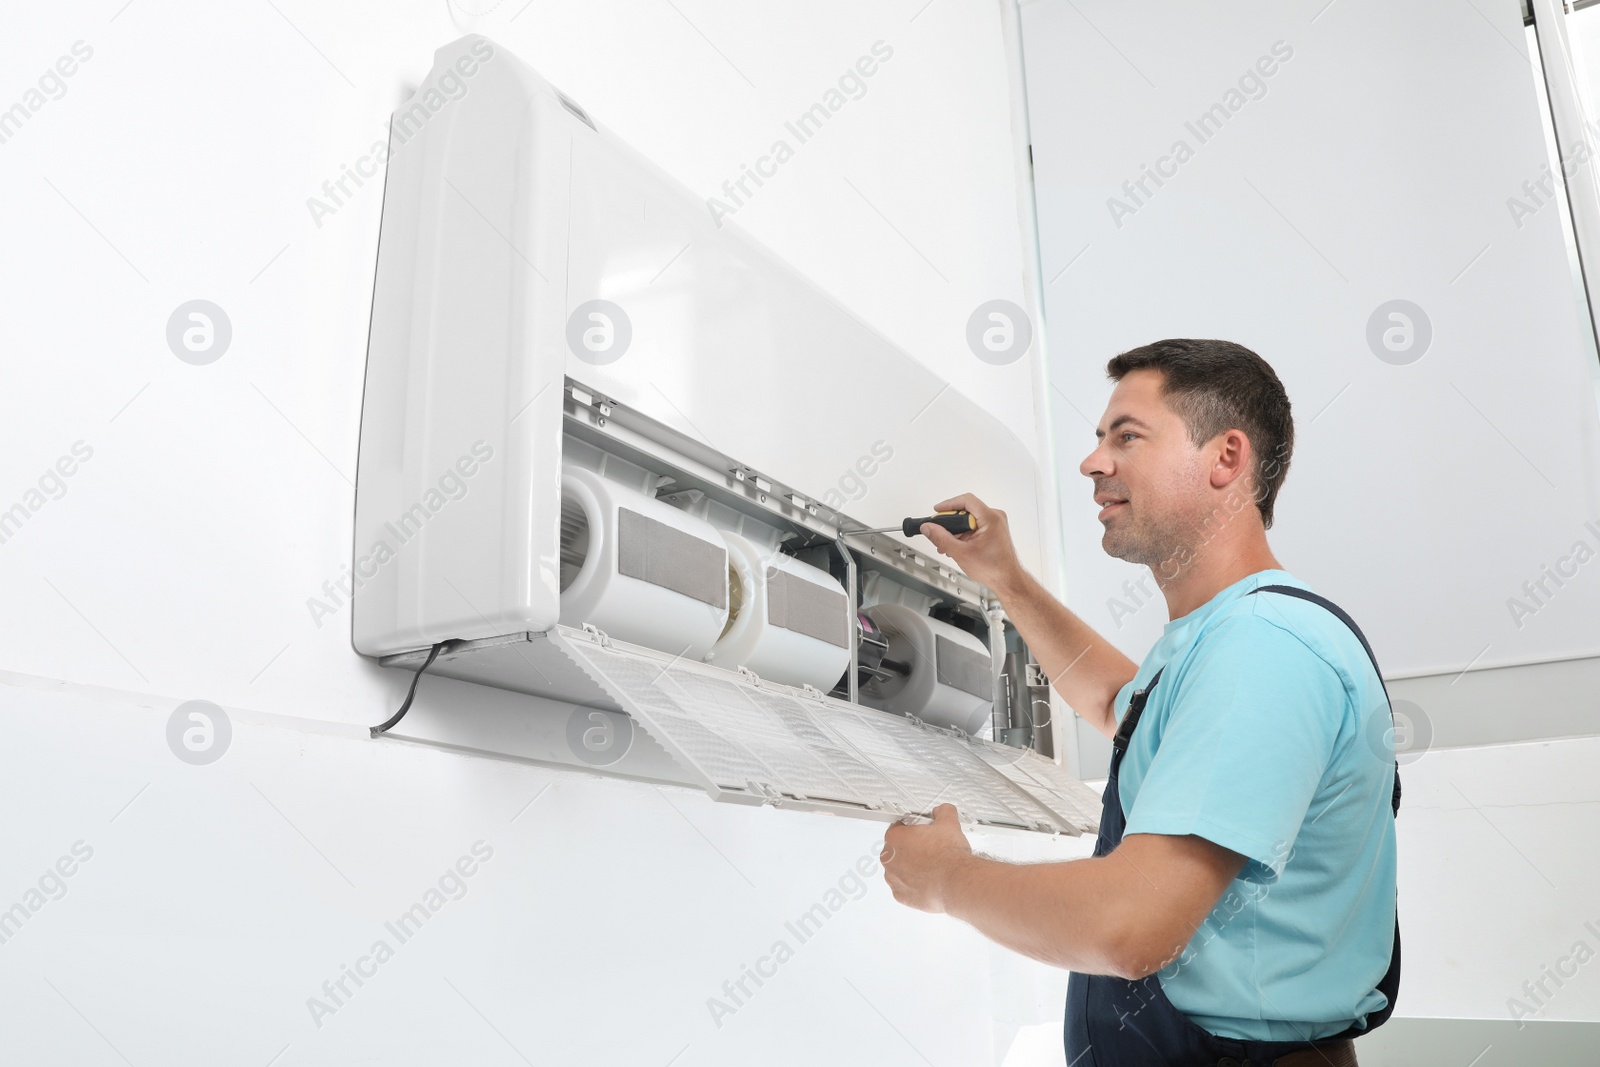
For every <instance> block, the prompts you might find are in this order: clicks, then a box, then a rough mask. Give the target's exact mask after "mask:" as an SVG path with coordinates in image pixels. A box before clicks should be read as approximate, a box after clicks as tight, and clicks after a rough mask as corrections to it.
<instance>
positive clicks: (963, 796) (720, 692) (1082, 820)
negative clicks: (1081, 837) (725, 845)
mask: <svg viewBox="0 0 1600 1067" xmlns="http://www.w3.org/2000/svg"><path fill="white" fill-rule="evenodd" d="M548 636H549V638H550V640H551V641H552V642H553V643H554V644H555V646H556V647H558V648H560V649H562V650H563V651H564V652H565V653H566V654H567V655H568V656H569V657H570V658H571V659H572V661H573V662H574V663H575V664H576V665H577V666H578V667H579V668H580V669H581V670H582V671H583V672H584V673H585V674H587V675H588V676H589V677H590V678H591V679H593V680H594V682H595V683H596V684H597V685H599V686H600V687H601V688H602V689H604V690H605V691H606V692H608V693H609V694H610V695H611V696H612V697H613V699H615V700H616V701H617V703H618V704H619V705H620V706H621V707H622V708H623V710H625V711H626V712H628V714H629V715H631V716H632V717H633V719H634V720H635V722H636V723H637V724H638V725H639V726H640V727H641V728H643V729H644V730H645V731H646V732H647V733H648V734H650V736H652V737H653V738H654V739H655V740H656V741H657V742H659V743H660V744H661V745H662V747H664V748H665V749H666V750H667V751H668V752H669V753H671V754H672V756H673V757H674V758H675V759H677V760H678V761H679V762H680V763H681V764H682V765H683V766H684V768H685V769H686V770H688V771H689V772H690V774H691V775H692V776H694V777H695V778H696V779H697V780H698V781H699V784H700V785H701V786H702V787H703V788H705V790H706V791H707V792H708V793H710V794H711V795H712V796H713V797H714V798H716V799H719V800H731V801H743V802H746V803H771V804H775V805H778V806H781V807H797V808H810V809H816V810H828V811H833V812H837V813H843V814H857V815H867V814H869V813H875V812H876V813H883V815H884V816H888V817H892V818H897V817H899V816H902V815H907V814H918V815H927V814H928V813H929V812H931V811H932V809H933V808H934V807H936V806H937V805H939V804H942V803H946V802H949V803H953V804H955V805H956V807H957V809H958V810H959V811H960V812H961V816H962V818H963V819H966V820H969V821H972V822H977V823H982V824H988V825H993V826H1008V827H1016V828H1020V829H1025V830H1035V831H1041V832H1045V833H1066V834H1073V835H1076V834H1080V833H1083V832H1085V831H1089V832H1093V831H1094V829H1095V827H1096V825H1097V822H1098V818H1097V815H1096V814H1095V813H1096V812H1097V811H1098V807H1099V799H1098V798H1097V797H1096V796H1095V795H1094V793H1093V791H1091V790H1089V789H1088V788H1086V787H1085V786H1083V785H1081V784H1080V783H1078V782H1076V781H1074V780H1073V779H1071V778H1070V777H1068V776H1067V775H1066V774H1065V773H1064V772H1062V771H1061V770H1060V768H1058V767H1056V765H1055V764H1054V763H1052V762H1050V761H1049V760H1046V759H1044V758H1043V757H1042V756H1039V755H1038V754H1037V753H1033V752H1029V751H1025V750H1022V749H1016V748H1011V747H1008V746H1004V745H997V744H994V743H992V742H988V741H983V740H978V739H974V738H969V737H965V736H963V735H960V734H957V733H954V732H952V731H948V730H941V729H937V728H934V727H929V726H924V725H921V724H918V723H915V722H913V721H911V720H909V719H905V718H902V717H900V716H898V715H892V714H889V713H887V712H881V711H876V710H873V709H871V708H862V707H857V706H855V705H853V704H849V703H846V702H844V701H840V700H835V699H832V698H830V697H826V696H823V695H822V694H820V693H817V692H816V691H815V690H800V689H794V688H791V687H789V686H784V685H778V684H776V683H772V682H766V681H760V682H757V681H756V680H755V679H754V678H753V677H752V676H748V675H746V676H738V675H732V674H729V673H728V672H727V671H725V670H722V669H720V668H716V667H711V666H708V665H706V664H703V663H697V662H690V661H686V660H681V659H673V658H672V657H670V656H667V655H664V654H662V653H658V652H655V651H653V650H650V649H645V648H640V647H638V646H635V645H627V644H624V643H622V642H617V641H611V640H609V639H606V638H603V637H601V636H598V635H596V634H594V633H592V632H580V631H577V630H573V629H570V628H568V627H564V626H557V627H556V628H555V629H554V630H552V631H550V633H549V635H548ZM1044 768H1049V770H1048V771H1046V770H1045V769H1044ZM1051 772H1054V773H1051ZM880 817H881V816H880Z"/></svg>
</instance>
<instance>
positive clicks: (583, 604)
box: [561, 463, 728, 659]
mask: <svg viewBox="0 0 1600 1067" xmlns="http://www.w3.org/2000/svg"><path fill="white" fill-rule="evenodd" d="M561 580H562V587H561V622H562V623H563V624H564V625H567V626H571V627H581V626H583V625H584V624H585V623H588V624H591V625H593V626H597V627H599V628H600V629H602V630H604V631H606V632H607V633H610V634H615V635H616V636H617V637H618V638H619V639H621V640H624V641H628V642H631V643H633V644H638V645H644V646H646V647H648V648H655V649H661V650H663V651H666V652H670V653H672V654H674V655H680V656H688V657H690V658H691V659H700V658H702V657H704V656H705V654H706V653H707V652H709V651H710V650H711V647H712V645H713V643H714V642H715V641H716V640H717V636H718V635H719V634H721V633H722V631H723V627H724V625H725V624H726V623H727V621H728V549H727V547H726V545H725V543H724V541H723V537H722V535H721V534H720V533H718V532H717V531H716V530H715V529H714V528H713V527H711V526H710V525H708V524H707V523H705V522H704V521H702V520H700V519H697V518H695V517H694V516H693V515H689V514H687V513H685V512H683V511H680V510H679V509H678V508H675V507H673V506H672V505H670V504H664V503H662V502H661V501H659V500H657V499H656V498H655V496H654V494H646V493H643V492H640V491H638V490H637V489H633V488H630V487H629V486H627V485H624V484H622V483H621V482H620V481H617V480H613V479H610V478H606V477H604V476H602V475H600V474H596V473H595V472H594V471H591V470H586V469H584V468H583V467H579V466H577V465H576V464H572V463H566V464H563V465H562V469H561Z"/></svg>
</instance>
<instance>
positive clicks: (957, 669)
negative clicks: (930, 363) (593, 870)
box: [352, 36, 1098, 834]
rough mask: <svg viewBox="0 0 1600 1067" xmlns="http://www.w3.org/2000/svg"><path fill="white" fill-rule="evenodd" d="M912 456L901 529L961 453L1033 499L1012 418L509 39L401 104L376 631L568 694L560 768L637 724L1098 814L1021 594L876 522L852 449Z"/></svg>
mask: <svg viewBox="0 0 1600 1067" xmlns="http://www.w3.org/2000/svg"><path fill="white" fill-rule="evenodd" d="M925 415H927V417H926V418H925V417H924V416H925ZM952 425H957V426H960V427H961V428H962V430H963V433H962V435H961V439H960V442H959V456H953V454H952V443H951V440H950V434H949V427H950V426H952ZM890 439H892V441H891V440H890ZM891 464H898V466H895V467H894V468H893V474H892V477H891V475H890V474H889V473H879V474H878V481H877V482H876V483H875V489H874V493H875V494H876V495H874V496H872V497H871V498H870V501H867V500H863V501H861V503H863V504H865V503H868V502H870V503H871V504H872V508H873V512H874V515H875V517H876V518H877V519H878V520H879V521H878V522H877V525H887V522H886V521H883V518H884V513H885V511H886V510H887V511H888V513H889V514H894V513H895V512H898V513H899V514H916V513H920V512H921V511H925V510H926V506H927V505H926V501H921V502H920V511H919V509H918V508H914V507H908V506H907V504H906V503H904V501H909V499H910V498H908V497H907V496H906V492H907V490H906V489H904V488H903V486H904V485H905V484H906V482H907V481H922V482H924V483H927V482H930V481H932V480H933V479H934V478H935V476H936V475H937V476H940V477H951V476H956V477H966V478H967V479H968V481H966V482H965V483H964V484H961V485H959V486H958V487H957V488H961V489H967V488H970V489H973V490H975V491H985V492H991V493H994V494H997V495H1004V494H1010V495H1011V497H1012V498H1018V497H1020V498H1021V499H1024V500H1027V501H1032V500H1033V499H1034V487H1035V484H1036V482H1035V479H1036V475H1037V471H1036V469H1035V467H1034V464H1033V461H1032V458H1031V456H1030V455H1029V453H1028V451H1027V449H1026V448H1024V447H1023V446H1022V445H1021V443H1020V442H1019V441H1017V440H1016V438H1015V437H1014V436H1012V435H1010V434H1009V432H1008V431H1007V430H1006V429H1005V428H1004V427H1003V426H1001V425H1000V424H999V423H998V422H997V421H996V420H995V419H993V418H992V417H991V416H989V415H987V414H986V413H984V412H982V411H981V410H980V409H978V408H977V407H976V406H975V405H973V404H971V403H970V402H969V401H967V400H965V399H964V398H962V397H961V396H960V395H959V394H957V393H956V392H955V391H954V390H950V389H948V388H947V387H944V386H942V385H941V384H940V383H939V382H937V380H936V379H933V377H932V376H931V375H930V374H929V373H928V372H927V371H926V369H925V368H923V367H922V366H921V365H920V364H918V363H917V362H916V361H915V360H912V359H911V358H910V357H909V356H907V355H906V354H905V353H904V352H903V351H901V350H899V349H898V348H896V347H895V346H894V345H893V344H891V343H890V342H889V341H887V340H886V339H885V338H883V337H882V336H881V335H879V334H877V333H876V332H875V331H873V330H872V329H871V328H869V327H868V326H866V325H865V324H864V323H863V322H861V320H860V319H858V318H856V317H855V316H854V315H852V314H851V313H849V312H848V311H846V310H845V309H844V308H843V307H841V306H840V305H839V304H838V303H837V302H836V301H834V300H832V299H831V298H830V297H828V296H827V295H825V294H823V293H822V292H820V291H819V290H818V289H816V288H815V287H814V286H812V285H811V284H810V283H808V282H807V281H806V280H805V279H804V278H803V277H801V276H800V275H798V274H797V273H796V272H795V271H794V270H793V269H792V268H790V267H789V266H788V265H786V264H785V263H783V262H782V261H781V260H778V259H777V258H776V257H774V256H773V255H772V254H771V253H770V252H768V251H766V250H765V249H764V248H762V247H761V246H760V245H759V244H757V243H756V242H754V241H753V240H751V239H750V238H749V237H747V236H746V235H745V234H743V233H742V231H740V230H739V229H737V228H736V227H734V226H731V225H722V224H720V221H719V220H718V219H717V218H715V217H714V216H713V214H712V213H711V212H708V211H707V209H706V208H705V206H704V205H702V204H701V203H699V202H698V201H697V200H695V199H694V197H693V196H692V195H691V194H690V193H689V192H688V191H687V190H686V189H684V188H683V187H682V186H680V185H678V184H677V183H676V182H674V181H673V180H672V179H670V178H668V177H667V176H666V175H665V174H664V173H662V172H661V171H660V170H658V169H657V168H655V167H654V166H653V165H651V164H650V163H649V162H648V161H646V160H644V159H643V158H642V157H640V156H639V155H637V154H636V153H634V152H632V151H631V150H630V149H628V148H627V147H626V146H625V145H623V144H622V143H621V142H620V141H619V140H618V139H617V138H616V137H614V136H613V135H611V134H610V133H608V132H607V131H606V130H605V129H604V128H603V127H600V126H597V125H596V123H595V122H594V121H593V120H592V118H591V117H590V116H589V115H588V114H587V113H586V112H585V111H584V110H583V109H581V108H580V107H579V106H578V105H577V104H575V103H574V102H572V101H571V100H568V99H567V98H566V97H564V96H563V95H562V94H561V93H559V92H558V91H557V90H555V89H554V88H552V87H551V86H550V85H549V84H547V83H546V82H545V81H544V80H543V79H541V78H540V77H539V76H538V75H537V74H535V73H534V72H533V71H532V70H530V69H529V68H528V67H527V66H526V65H524V64H523V63H521V62H520V61H518V60H517V59H516V58H515V57H514V56H512V55H511V54H510V53H509V52H507V51H506V50H505V49H503V48H502V47H500V46H498V45H495V44H492V43H491V42H489V41H488V40H486V39H484V38H482V37H477V36H473V37H467V38H463V39H462V40H460V41H457V42H455V43H454V44H452V45H449V46H448V47H446V48H443V49H441V50H440V51H439V52H438V53H437V55H436V57H435V64H434V69H433V71H432V72H431V74H430V75H429V77H428V79H427V80H426V81H425V82H424V84H423V86H422V88H421V89H420V90H418V92H417V93H416V95H415V96H414V97H413V98H412V99H411V100H410V101H408V102H407V104H405V105H403V106H402V107H401V108H400V109H399V110H397V111H396V112H395V114H394V116H393V120H392V126H391V143H390V152H389V159H388V174H387V178H386V184H385V192H384V205H383V223H382V231H381V237H380V245H379V250H378V269H377V278H376V283H375V289H374V295H373V309H372V327H371V337H370V342H369V349H368V355H367V371H366V390H365V394H364V399H363V407H362V425H361V447H360V461H359V471H358V478H357V486H356V534H355V546H354V554H355V562H354V566H353V569H354V571H355V575H356V580H357V582H358V588H357V591H356V595H355V598H354V607H353V612H352V619H353V643H354V646H355V649H356V651H358V652H359V653H361V654H362V655H365V656H370V657H374V658H376V659H378V660H379V662H381V663H382V664H384V665H386V666H391V667H396V668H403V669H408V670H418V669H420V668H421V667H422V666H423V665H424V664H425V663H428V662H429V660H430V657H431V659H432V662H431V664H430V665H429V667H428V670H429V673H433V674H439V675H444V676H447V677H451V678H457V679H462V680H466V681H470V682H475V683H479V684H483V685H489V686H494V687H497V688H500V689H505V690H511V691H514V692H518V693H526V694H529V695H530V696H531V697H533V698H536V699H534V700H531V701H529V707H528V710H527V715H528V731H527V732H528V736H529V737H532V738H534V740H532V741H527V742H526V743H527V744H528V745H531V746H532V748H529V749H527V750H525V751H523V752H522V753H521V754H522V755H525V756H529V755H530V753H531V757H530V758H538V759H541V760H544V761H546V762H556V763H567V764H570V765H572V766H581V767H584V768H585V769H594V768H595V767H596V766H597V762H596V761H594V760H589V759H585V758H584V754H583V752H581V751H579V750H577V749H576V748H575V747H574V746H572V745H571V744H570V743H569V744H568V746H567V751H565V752H563V751H562V745H561V744H560V743H559V741H560V738H561V735H562V733H563V728H562V726H561V725H560V716H561V714H562V713H563V712H572V711H575V712H576V713H578V714H579V716H580V717H579V719H577V720H574V721H578V722H581V721H583V720H582V717H581V716H582V715H586V714H593V715H595V716H597V717H598V718H597V720H596V721H601V720H603V719H604V717H605V716H625V717H626V720H627V723H628V724H630V728H632V727H637V728H638V730H639V732H640V733H641V734H642V736H643V737H644V738H645V739H646V742H645V743H642V744H640V745H637V746H635V747H634V748H633V749H632V750H630V751H628V752H627V753H626V754H624V755H622V756H621V757H619V758H618V759H617V760H616V761H615V762H612V763H609V764H606V765H605V766H604V768H603V770H604V772H605V773H611V774H619V775H626V776H631V777H636V778H642V779H646V780H653V781H675V782H680V783H686V784H690V785H695V786H699V787H702V788H704V789H705V790H707V791H708V792H709V793H710V794H711V795H713V796H714V797H717V798H718V799H725V800H736V801H744V802H750V803H771V804H776V805H781V806H789V807H802V808H811V809H816V810H825V811H831V812H837V813H845V814H857V815H863V816H867V817H872V818H879V819H893V818H899V817H901V816H904V815H907V814H927V813H928V812H929V811H930V810H931V809H932V807H934V806H935V805H937V804H938V803H941V802H944V801H951V802H954V803H956V804H957V806H958V807H959V808H960V809H961V811H962V813H963V815H964V817H966V818H968V819H971V820H973V821H976V822H980V823H984V824H988V825H995V826H1009V827H1017V828H1022V829H1028V830H1039V831H1046V832H1059V833H1071V834H1076V833H1081V832H1083V831H1084V830H1090V829H1092V828H1093V826H1094V822H1095V814H1094V813H1095V811H1096V808H1097V804H1098V802H1097V800H1096V799H1095V797H1094V796H1093V794H1092V793H1091V792H1090V791H1088V790H1086V789H1084V788H1083V787H1082V786H1081V785H1079V784H1078V783H1076V782H1075V781H1073V780H1071V779H1070V778H1069V777H1068V776H1067V775H1065V773H1064V772H1062V771H1061V770H1060V769H1059V768H1058V767H1057V765H1056V764H1055V763H1054V762H1053V760H1052V759H1050V758H1048V757H1049V755H1050V754H1051V753H1050V747H1049V746H1050V744H1051V734H1050V731H1049V729H1048V719H1049V717H1048V714H1047V713H1045V712H1042V711H1041V710H1040V709H1041V708H1048V695H1047V689H1046V688H1045V686H1044V685H1043V680H1042V679H1039V678H1038V677H1037V676H1036V672H1035V671H1034V670H1032V669H1031V668H1032V666H1033V665H1032V662H1031V660H1030V658H1029V656H1028V652H1027V649H1026V647H1025V646H1024V645H1023V643H1022V642H1021V641H1020V639H1019V638H1018V635H1017V634H1016V631H1015V630H1014V628H1013V627H1012V626H1011V625H1010V624H1009V622H1008V621H1007V620H1006V619H1005V617H1004V614H1003V612H1002V611H1001V610H1000V607H999V604H998V602H997V601H996V600H995V599H994V598H993V596H992V595H991V594H990V593H989V591H988V590H986V589H984V588H983V587H982V586H980V585H978V584H976V583H975V582H973V581H972V580H971V579H969V578H967V577H966V576H965V575H963V574H961V573H960V572H959V571H956V570H954V569H952V568H951V567H949V566H947V565H945V564H944V563H942V562H940V560H939V559H938V558H937V557H935V556H930V555H929V554H927V553H926V552H924V551H921V550H919V548H918V547H917V546H916V545H915V544H914V543H913V542H912V541H911V540H909V539H906V538H903V537H900V536H898V535H886V534H871V533H864V532H859V531H863V530H866V529H868V523H867V522H864V521H861V520H862V519H863V518H865V516H857V515H853V514H850V513H849V511H851V510H853V502H852V501H850V500H849V499H848V497H849V496H850V495H851V494H849V493H846V492H841V491H840V489H841V485H844V484H846V480H844V479H840V478H839V477H838V476H837V474H836V472H837V471H839V470H840V469H841V468H843V469H845V470H846V471H854V472H856V474H855V475H854V477H855V479H856V480H857V481H859V479H860V478H861V477H870V475H869V474H863V473H862V472H866V471H867V470H868V468H869V467H871V468H873V469H874V470H876V469H877V468H878V467H882V469H883V471H884V472H888V471H889V470H890V465H891ZM891 483H892V485H893V486H897V487H900V488H893V487H891ZM944 484H947V483H943V482H941V483H940V484H939V485H936V486H933V487H928V486H927V485H924V487H923V488H922V490H921V492H923V493H926V492H937V491H938V490H939V489H940V488H942V486H943V485H944ZM1008 510H1010V509H1008ZM895 518H898V515H895ZM890 521H893V520H890ZM1020 525H1021V527H1022V529H1023V531H1024V533H1023V535H1022V538H1023V539H1024V540H1025V539H1026V538H1027V537H1029V536H1031V534H1029V533H1028V532H1027V529H1028V527H1027V524H1026V523H1022V524H1020ZM1021 547H1022V550H1023V551H1024V553H1027V552H1029V551H1033V552H1035V553H1036V551H1037V549H1036V546H1033V545H1031V544H1028V543H1024V544H1023V545H1022V546H1021ZM541 717H542V718H541ZM546 720H548V721H546ZM397 732H400V733H402V735H404V727H402V729H401V730H400V731H397ZM567 740H568V741H569V742H570V741H571V738H570V736H569V737H568V738H567ZM449 741H450V743H452V744H456V745H458V746H461V747H469V748H478V749H480V750H484V751H493V750H495V748H496V745H495V743H494V742H492V741H485V740H481V739H475V738H472V737H468V736H464V735H458V736H453V737H452V738H450V739H449Z"/></svg>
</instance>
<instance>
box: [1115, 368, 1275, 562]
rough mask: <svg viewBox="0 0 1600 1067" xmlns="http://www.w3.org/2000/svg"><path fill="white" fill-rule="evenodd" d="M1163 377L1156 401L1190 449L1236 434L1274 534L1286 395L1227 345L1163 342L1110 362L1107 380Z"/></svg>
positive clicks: (1269, 372) (1266, 371) (1268, 373)
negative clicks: (1178, 421) (1143, 373)
mask: <svg viewBox="0 0 1600 1067" xmlns="http://www.w3.org/2000/svg"><path fill="white" fill-rule="evenodd" d="M1136 370H1157V371H1160V372H1161V373H1162V376H1163V377H1162V382H1161V396H1162V398H1163V399H1164V400H1166V401H1167V403H1168V405H1169V406H1171V408H1172V410H1174V411H1176V412H1177V413H1178V415H1179V417H1180V418H1182V419H1183V423H1184V426H1185V427H1187V428H1188V430H1189V440H1190V441H1192V442H1193V443H1194V444H1195V446H1196V447H1198V446H1200V445H1203V444H1205V443H1206V442H1207V441H1209V440H1211V439H1212V438H1213V437H1215V436H1216V435H1217V434H1219V433H1222V432H1223V431H1224V430H1242V431H1243V432H1244V435H1245V436H1246V437H1248V438H1249V439H1250V447H1251V449H1252V450H1253V452H1254V458H1255V503H1256V508H1257V509H1258V510H1259V511H1260V512H1261V523H1262V526H1263V527H1264V528H1266V529H1269V530H1270V529H1271V528H1272V506H1273V504H1274V503H1275V502H1276V501H1277V499H1278V490H1279V489H1280V488H1281V487H1282V486H1283V480H1284V478H1285V477H1286V476H1287V475H1288V473H1289V459H1290V456H1291V455H1292V454H1293V453H1294V416H1293V414H1292V413H1291V412H1290V409H1289V394H1288V393H1287V392H1285V391H1284V388H1283V383H1282V382H1281V381H1279V380H1278V375H1277V373H1276V372H1274V371H1273V369H1272V367H1271V365H1270V364H1268V363H1267V361H1266V360H1264V359H1262V358H1261V357H1260V356H1258V355H1256V354H1255V353H1254V352H1252V351H1250V350H1249V349H1248V348H1246V347H1244V346H1243V345H1239V344H1234V343H1233V342H1232V341H1214V340H1192V339H1188V338H1169V339H1167V340H1165V341H1156V342H1153V343H1152V344H1148V345H1143V346H1141V347H1139V348H1133V349H1129V350H1128V351H1126V352H1123V353H1122V354H1121V355H1117V356H1113V357H1112V358H1111V361H1110V362H1108V363H1107V364H1106V375H1107V376H1108V377H1109V378H1111V379H1112V380H1113V381H1121V380H1122V377H1123V375H1125V374H1127V373H1129V372H1130V371H1136Z"/></svg>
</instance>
